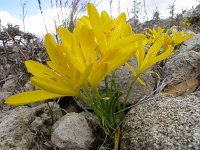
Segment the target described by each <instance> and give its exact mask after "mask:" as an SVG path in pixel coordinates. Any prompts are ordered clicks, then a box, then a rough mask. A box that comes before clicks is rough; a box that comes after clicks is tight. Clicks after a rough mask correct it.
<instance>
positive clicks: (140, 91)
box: [101, 60, 156, 105]
mask: <svg viewBox="0 0 200 150" xmlns="http://www.w3.org/2000/svg"><path fill="white" fill-rule="evenodd" d="M129 64H130V65H131V66H132V67H133V68H134V69H136V68H137V62H136V61H135V60H131V61H130V62H129ZM115 76H116V79H115V81H116V84H117V86H118V88H119V90H120V91H121V92H122V93H123V96H124V97H122V101H123V99H124V98H125V96H126V94H127V92H128V89H129V86H130V83H131V81H132V80H133V74H132V73H131V72H130V70H129V69H128V68H127V67H126V66H121V67H119V69H117V70H116V72H115ZM140 77H141V79H142V80H143V81H144V82H145V83H146V86H143V85H141V84H140V83H139V82H135V84H134V86H133V88H132V90H131V92H130V96H129V99H128V103H127V104H128V105H132V104H134V103H136V102H137V101H139V100H140V99H141V98H143V97H144V96H147V95H150V94H152V92H153V91H154V88H155V84H156V83H155V79H154V78H153V77H152V75H151V74H148V73H144V74H142V75H141V76H140ZM101 88H103V89H104V88H105V86H104V83H103V84H102V85H101Z"/></svg>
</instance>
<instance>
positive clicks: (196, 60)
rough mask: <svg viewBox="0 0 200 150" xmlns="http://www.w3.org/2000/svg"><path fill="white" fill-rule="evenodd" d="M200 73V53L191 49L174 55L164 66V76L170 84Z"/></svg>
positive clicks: (191, 77)
mask: <svg viewBox="0 0 200 150" xmlns="http://www.w3.org/2000/svg"><path fill="white" fill-rule="evenodd" d="M199 75H200V53H199V52H195V51H189V52H184V53H180V54H178V55H174V56H172V57H171V58H170V59H168V61H167V62H166V64H165V66H164V67H163V78H165V79H166V81H165V82H166V83H167V84H168V85H170V86H172V85H176V84H178V83H181V82H183V81H185V80H189V79H195V78H197V77H198V76H199Z"/></svg>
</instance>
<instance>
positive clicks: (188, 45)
mask: <svg viewBox="0 0 200 150" xmlns="http://www.w3.org/2000/svg"><path fill="white" fill-rule="evenodd" d="M196 45H200V33H199V34H195V35H194V36H193V37H191V38H190V39H188V40H187V41H185V42H184V44H182V45H181V47H180V48H179V49H178V51H180V52H186V51H191V50H192V49H193V48H194V47H195V46H196Z"/></svg>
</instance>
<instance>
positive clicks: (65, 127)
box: [51, 113, 93, 150]
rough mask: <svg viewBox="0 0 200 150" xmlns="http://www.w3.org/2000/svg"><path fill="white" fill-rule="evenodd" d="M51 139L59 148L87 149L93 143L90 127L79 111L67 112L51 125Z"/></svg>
mask: <svg viewBox="0 0 200 150" xmlns="http://www.w3.org/2000/svg"><path fill="white" fill-rule="evenodd" d="M51 141H52V143H53V144H55V145H56V146H58V147H59V148H65V149H74V150H75V149H79V150H87V149H89V147H90V146H91V144H92V143H93V135H92V129H91V128H90V127H89V126H88V123H87V120H86V118H85V117H84V115H82V114H81V113H80V114H78V113H68V114H66V115H65V116H63V117H62V118H60V119H59V120H58V121H57V122H56V123H55V124H54V125H53V127H52V134H51Z"/></svg>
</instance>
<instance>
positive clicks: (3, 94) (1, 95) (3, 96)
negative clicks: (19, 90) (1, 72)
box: [0, 92, 12, 105]
mask: <svg viewBox="0 0 200 150" xmlns="http://www.w3.org/2000/svg"><path fill="white" fill-rule="evenodd" d="M11 95H12V93H11V92H0V105H1V104H3V103H4V100H5V99H6V98H7V97H9V96H11Z"/></svg>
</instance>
